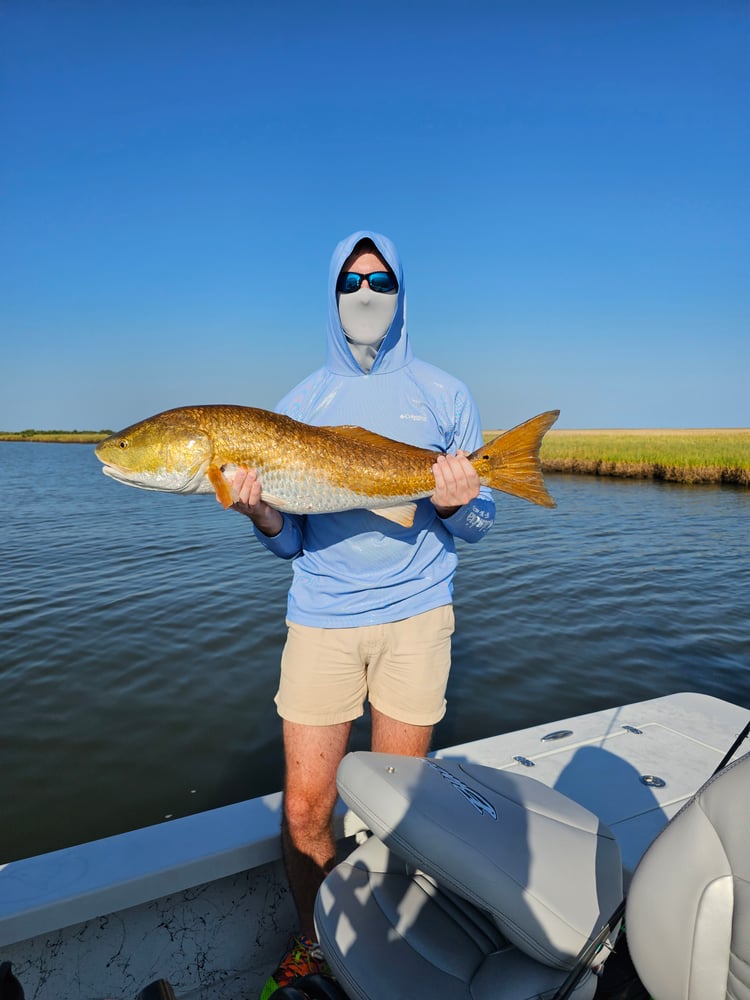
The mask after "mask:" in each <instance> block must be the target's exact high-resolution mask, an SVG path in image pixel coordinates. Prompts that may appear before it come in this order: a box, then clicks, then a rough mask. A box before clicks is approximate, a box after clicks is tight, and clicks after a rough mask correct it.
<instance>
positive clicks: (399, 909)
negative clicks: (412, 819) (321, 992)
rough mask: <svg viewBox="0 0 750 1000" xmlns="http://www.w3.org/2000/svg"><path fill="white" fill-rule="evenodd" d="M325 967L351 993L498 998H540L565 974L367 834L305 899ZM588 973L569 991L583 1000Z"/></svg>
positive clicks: (397, 998) (396, 999)
mask: <svg viewBox="0 0 750 1000" xmlns="http://www.w3.org/2000/svg"><path fill="white" fill-rule="evenodd" d="M315 926H316V931H317V934H318V939H319V941H320V943H321V946H322V948H323V952H324V954H325V955H326V958H327V959H328V962H329V964H330V966H331V969H332V971H333V974H334V975H335V976H336V979H337V980H338V981H339V982H340V983H341V985H342V987H343V988H344V990H345V991H346V994H347V995H348V996H349V997H350V998H351V1000H381V998H382V997H388V998H389V1000H414V997H417V996H418V997H450V998H451V1000H496V998H497V996H498V984H502V997H503V1000H534V998H537V997H539V996H540V995H544V996H545V997H549V996H551V995H552V993H553V992H554V991H555V990H556V989H557V988H558V987H559V986H560V985H561V984H562V982H563V980H564V979H565V977H566V972H565V971H563V970H559V969H551V968H549V966H545V965H539V963H537V962H535V961H534V960H533V959H531V958H529V957H528V956H527V955H524V954H523V953H522V952H520V951H519V950H518V949H517V948H515V947H513V946H512V945H511V944H510V943H509V942H508V941H507V940H506V939H505V938H504V936H503V935H502V933H501V932H500V930H499V929H498V927H497V924H496V923H495V921H494V920H492V919H491V918H490V917H489V916H488V915H486V914H484V913H482V912H481V911H480V910H477V909H476V907H474V906H473V905H472V904H471V903H468V902H467V901H466V900H464V899H462V898H461V897H460V896H457V895H455V894H454V893H452V892H450V891H447V890H445V889H443V888H442V887H439V886H437V885H436V883H435V880H434V879H433V878H431V877H430V876H429V875H427V874H425V873H423V872H419V871H415V870H414V869H413V868H412V867H411V866H410V865H408V864H407V863H406V862H404V861H403V860H402V859H400V858H398V857H396V855H395V854H394V853H393V852H392V851H389V850H388V848H387V847H385V845H384V844H383V843H382V842H381V841H380V840H378V838H377V837H370V839H369V840H368V841H367V842H366V843H365V844H364V845H362V846H361V847H359V848H357V850H356V851H354V853H353V854H351V855H350V856H349V857H348V858H347V859H346V860H345V861H344V862H342V863H341V864H339V865H337V866H336V868H335V869H334V870H333V872H331V874H330V875H328V877H327V878H326V880H325V882H324V883H323V885H322V887H321V889H320V892H319V893H318V896H317V899H316V904H315ZM596 983H597V980H596V977H595V976H594V975H593V974H590V973H589V974H588V975H587V977H586V979H585V980H584V981H583V982H582V983H580V984H579V986H578V988H577V990H576V991H575V992H574V993H573V994H572V996H573V997H574V998H575V1000H591V997H593V995H594V992H595V989H596Z"/></svg>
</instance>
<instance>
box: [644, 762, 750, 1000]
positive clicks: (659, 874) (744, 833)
mask: <svg viewBox="0 0 750 1000" xmlns="http://www.w3.org/2000/svg"><path fill="white" fill-rule="evenodd" d="M626 922H627V927H628V944H629V947H630V954H631V956H632V958H633V961H634V963H635V966H636V968H637V970H638V975H639V976H640V978H641V980H642V981H643V983H644V984H645V986H646V987H647V989H648V990H649V992H650V993H651V995H652V996H654V997H657V998H658V1000H750V754H746V755H745V756H744V757H741V758H740V759H739V760H737V761H735V763H734V764H730V765H729V766H728V767H726V768H724V769H723V770H722V771H720V772H719V773H718V774H717V775H716V777H714V778H712V779H711V780H710V781H708V782H707V783H706V784H705V785H704V786H703V788H701V789H700V790H699V791H698V793H697V794H696V795H695V796H694V797H693V798H692V799H691V800H690V801H689V802H688V803H687V805H685V806H684V807H683V808H682V809H681V810H680V812H679V813H678V814H677V815H676V816H675V817H674V818H673V819H672V821H671V823H669V824H668V825H667V826H666V827H665V828H664V830H663V831H662V832H661V834H659V836H658V837H657V838H656V840H655V841H654V842H653V843H652V844H651V846H650V847H649V849H648V851H646V853H645V854H644V856H643V858H642V859H641V862H640V864H639V865H638V867H637V869H636V871H635V875H634V876H633V880H632V883H631V886H630V891H629V893H628V904H627V909H626Z"/></svg>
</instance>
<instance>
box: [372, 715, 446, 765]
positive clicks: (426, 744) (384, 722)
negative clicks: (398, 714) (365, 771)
mask: <svg viewBox="0 0 750 1000" xmlns="http://www.w3.org/2000/svg"><path fill="white" fill-rule="evenodd" d="M370 711H371V714H372V749H373V750H376V751H379V752H381V753H399V754H405V755H406V756H409V757H425V756H426V755H427V753H428V751H429V749H430V740H431V739H432V729H433V727H432V726H414V725H411V724H410V723H408V722H399V721H398V720H397V719H392V718H391V717H390V716H388V715H384V714H383V712H379V711H378V710H377V709H376V708H375V707H374V706H370Z"/></svg>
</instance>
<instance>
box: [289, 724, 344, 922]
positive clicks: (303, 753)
mask: <svg viewBox="0 0 750 1000" xmlns="http://www.w3.org/2000/svg"><path fill="white" fill-rule="evenodd" d="M350 731H351V723H350V722H343V723H340V724H338V725H334V726H306V725H302V724H300V723H296V722H288V721H287V720H286V719H285V720H284V725H283V732H284V754H285V758H286V783H285V787H284V817H283V820H282V826H281V837H282V844H283V848H284V861H285V863H286V871H287V877H288V879H289V885H290V886H291V889H292V895H293V896H294V902H295V904H296V906H297V912H298V914H299V919H300V929H301V931H302V933H303V934H307V935H308V937H311V938H313V939H314V938H315V926H314V924H313V906H314V904H315V896H316V894H317V892H318V889H319V888H320V884H321V882H322V881H323V879H324V878H325V876H326V875H327V874H328V872H329V871H330V870H331V869H332V868H333V865H334V863H335V860H336V845H335V841H334V838H333V824H332V816H333V809H334V806H335V805H336V799H337V796H338V792H337V790H336V769H337V768H338V766H339V764H340V763H341V759H342V757H343V756H344V754H345V753H346V748H347V744H348V742H349V733H350Z"/></svg>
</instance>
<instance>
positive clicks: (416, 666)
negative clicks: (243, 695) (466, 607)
mask: <svg viewBox="0 0 750 1000" xmlns="http://www.w3.org/2000/svg"><path fill="white" fill-rule="evenodd" d="M287 625H288V627H289V632H288V635H287V641H286V645H285V646H284V652H283V655H282V657H281V680H280V682H279V690H278V692H277V694H276V698H275V699H274V700H275V701H276V706H277V708H278V712H279V715H280V716H281V717H282V718H283V719H286V720H288V721H289V722H301V723H304V724H306V725H309V726H329V725H335V724H337V723H340V722H351V721H352V720H353V719H357V718H359V716H360V715H362V714H363V711H364V702H365V699H366V698H369V700H370V704H371V705H373V706H374V707H375V708H376V709H377V710H378V711H379V712H382V713H383V714H384V715H387V716H389V717H390V718H392V719H396V721H398V722H406V723H409V724H410V725H414V726H431V725H434V724H435V723H436V722H438V721H439V720H440V719H442V717H443V716H444V715H445V688H446V685H447V683H448V673H449V671H450V664H451V635H452V634H453V606H452V605H451V604H445V605H443V606H442V607H440V608H434V609H433V610H432V611H425V612H424V613H423V614H421V615H415V616H414V617H413V618H405V619H404V620H403V621H398V622H389V623H388V624H385V625H361V626H358V627H356V628H314V627H311V626H309V625H298V624H297V623H296V622H290V621H287Z"/></svg>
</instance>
